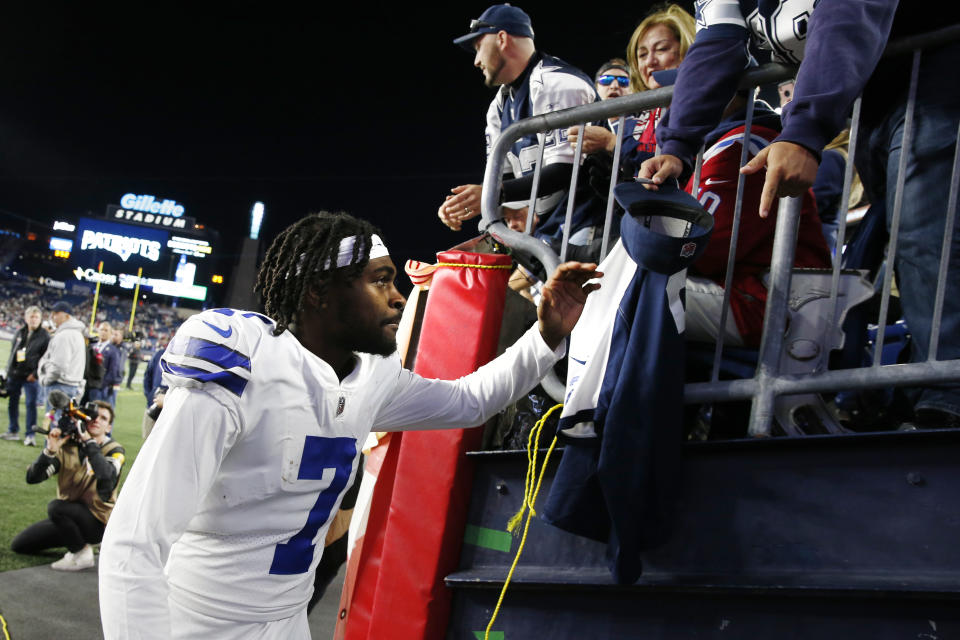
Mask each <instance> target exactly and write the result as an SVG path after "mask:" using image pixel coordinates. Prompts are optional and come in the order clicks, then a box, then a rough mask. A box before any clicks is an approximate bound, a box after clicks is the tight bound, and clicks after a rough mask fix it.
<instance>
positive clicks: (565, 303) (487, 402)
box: [374, 262, 602, 431]
mask: <svg viewBox="0 0 960 640" xmlns="http://www.w3.org/2000/svg"><path fill="white" fill-rule="evenodd" d="M601 275H602V274H601V273H600V272H599V271H597V266H596V265H594V264H581V263H579V262H568V263H565V264H563V265H561V266H560V267H559V268H558V269H557V271H556V273H554V274H553V276H552V277H551V278H550V280H549V281H548V282H547V284H546V285H545V286H544V293H543V301H542V302H541V304H540V308H539V311H538V314H539V318H540V322H539V323H538V324H537V325H535V326H532V327H530V330H529V331H527V332H526V333H525V334H524V335H523V336H522V337H521V338H520V339H519V340H517V341H516V342H515V343H514V344H513V346H511V347H510V348H509V349H507V350H506V352H504V353H503V354H502V355H500V356H499V357H497V358H495V359H494V360H492V361H490V362H488V363H487V364H485V365H483V366H482V367H480V368H479V369H478V370H476V371H474V372H473V373H471V374H470V375H467V376H464V377H462V378H460V379H458V380H428V379H426V378H422V377H420V376H418V375H417V374H415V373H412V372H410V371H408V370H406V369H400V370H399V371H398V377H397V385H396V389H395V391H394V392H393V393H392V394H391V397H392V400H391V401H390V402H389V403H387V404H386V405H385V406H384V407H383V408H382V409H381V411H380V413H379V414H378V415H377V417H376V420H375V422H374V431H405V430H414V429H449V428H463V427H469V426H473V425H477V424H481V423H483V422H485V421H486V420H488V419H489V418H490V416H492V415H494V414H496V413H497V412H498V411H500V410H501V409H503V408H504V407H505V406H507V405H508V404H510V403H511V402H515V401H516V400H517V398H519V397H520V396H522V395H523V394H524V393H527V392H528V391H530V389H532V388H533V387H534V386H536V384H537V382H539V381H540V380H541V379H543V376H545V375H546V374H547V372H548V371H549V370H550V367H552V366H553V365H554V364H555V363H556V362H557V360H559V359H560V358H562V357H563V356H564V349H563V347H562V346H561V343H562V342H563V339H564V338H565V337H566V336H567V335H568V334H569V333H570V331H572V330H573V327H574V325H576V323H577V320H578V319H579V317H580V313H581V311H582V310H583V305H584V303H585V302H586V299H587V296H588V295H589V294H590V292H591V291H594V290H595V289H597V287H599V286H600V285H599V284H597V283H593V282H589V280H591V279H593V278H599V277H600V276H601ZM398 368H399V365H398Z"/></svg>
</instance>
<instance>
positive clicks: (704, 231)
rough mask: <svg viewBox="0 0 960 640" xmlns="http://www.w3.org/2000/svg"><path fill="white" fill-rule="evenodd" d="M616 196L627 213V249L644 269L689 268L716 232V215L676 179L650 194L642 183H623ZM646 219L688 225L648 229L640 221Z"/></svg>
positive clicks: (668, 270)
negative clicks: (711, 213)
mask: <svg viewBox="0 0 960 640" xmlns="http://www.w3.org/2000/svg"><path fill="white" fill-rule="evenodd" d="M613 196H614V197H615V198H616V199H617V202H619V203H620V206H622V207H623V208H624V209H625V210H626V211H627V214H628V215H625V216H623V219H622V220H621V221H620V233H621V239H622V240H623V241H624V247H625V248H626V249H627V253H628V254H630V257H631V258H633V259H634V261H635V262H636V263H637V264H638V265H640V266H641V267H643V268H645V269H649V270H651V271H656V272H658V273H666V274H672V273H676V272H677V271H679V270H681V269H685V268H687V267H688V266H689V265H690V264H691V263H692V262H693V261H694V260H696V259H697V257H699V255H700V254H701V253H703V250H704V249H705V248H706V246H707V242H708V241H709V240H710V233H711V232H712V231H713V216H711V215H710V214H709V213H707V212H706V211H704V209H703V207H701V206H700V203H699V202H697V200H696V198H694V197H693V196H691V195H690V194H689V193H687V192H686V191H684V190H683V189H681V188H680V187H679V186H678V185H677V181H676V180H667V181H666V182H664V183H663V184H661V185H660V188H659V190H658V191H650V190H648V189H647V188H645V187H644V186H643V185H642V184H641V183H639V182H624V183H621V184H618V185H617V186H616V187H614V189H613ZM647 216H651V217H657V216H659V217H662V218H673V219H675V220H676V221H679V222H681V223H682V222H687V223H689V224H670V223H669V221H663V220H661V221H660V223H659V224H650V225H649V228H648V226H647V225H645V224H644V223H643V222H641V220H640V219H641V218H645V217H647ZM678 230H679V232H678ZM628 243H629V244H630V246H628Z"/></svg>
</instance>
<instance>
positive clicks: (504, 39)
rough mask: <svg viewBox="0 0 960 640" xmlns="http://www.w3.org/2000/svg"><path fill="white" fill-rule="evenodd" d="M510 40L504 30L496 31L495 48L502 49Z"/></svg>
mask: <svg viewBox="0 0 960 640" xmlns="http://www.w3.org/2000/svg"><path fill="white" fill-rule="evenodd" d="M509 42H510V34H509V33H507V32H506V31H497V48H498V49H500V51H503V50H504V49H506V48H507V44H509Z"/></svg>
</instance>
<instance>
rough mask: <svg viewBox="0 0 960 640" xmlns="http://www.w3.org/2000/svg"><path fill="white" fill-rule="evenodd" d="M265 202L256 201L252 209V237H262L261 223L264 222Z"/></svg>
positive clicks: (254, 238) (253, 238)
mask: <svg viewBox="0 0 960 640" xmlns="http://www.w3.org/2000/svg"><path fill="white" fill-rule="evenodd" d="M263 210H264V207H263V203H262V202H259V201H257V202H254V203H253V208H252V209H250V239H251V240H256V239H257V238H259V237H260V224H261V223H262V222H263Z"/></svg>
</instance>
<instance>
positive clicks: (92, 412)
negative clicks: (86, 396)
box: [36, 389, 99, 438]
mask: <svg viewBox="0 0 960 640" xmlns="http://www.w3.org/2000/svg"><path fill="white" fill-rule="evenodd" d="M48 399H49V401H50V405H51V406H52V407H53V408H54V409H62V413H61V414H60V419H59V420H57V428H58V429H60V435H61V437H71V438H78V437H79V436H80V428H81V427H80V425H81V423H84V424H86V423H88V422H92V421H93V420H94V419H95V418H96V417H97V415H99V414H98V409H99V407H97V405H96V404H94V403H93V402H88V403H86V404H85V405H83V406H80V407H78V406H77V405H76V404H74V402H73V398H71V397H69V396H68V395H67V394H65V393H64V392H62V391H60V390H58V389H54V390H53V391H51V392H50V396H49V398H48ZM36 430H37V432H38V433H42V434H44V435H47V434H49V433H50V429H49V428H47V427H39V426H38V427H37V429H36Z"/></svg>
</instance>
